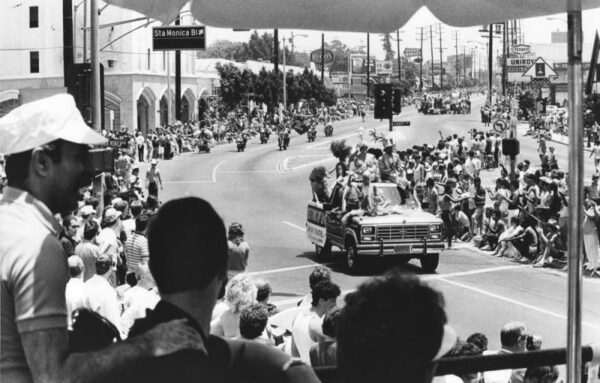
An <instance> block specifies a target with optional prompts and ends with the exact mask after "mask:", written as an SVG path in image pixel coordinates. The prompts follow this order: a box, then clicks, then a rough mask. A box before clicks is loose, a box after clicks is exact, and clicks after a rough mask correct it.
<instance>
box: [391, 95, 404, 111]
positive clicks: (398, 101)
mask: <svg viewBox="0 0 600 383" xmlns="http://www.w3.org/2000/svg"><path fill="white" fill-rule="evenodd" d="M393 94H394V97H393V108H392V109H393V112H394V114H400V113H401V112H402V95H401V91H400V89H394V92H393Z"/></svg>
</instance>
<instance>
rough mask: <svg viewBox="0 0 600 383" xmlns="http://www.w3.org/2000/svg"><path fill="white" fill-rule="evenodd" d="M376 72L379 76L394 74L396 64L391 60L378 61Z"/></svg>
mask: <svg viewBox="0 0 600 383" xmlns="http://www.w3.org/2000/svg"><path fill="white" fill-rule="evenodd" d="M375 66H376V70H377V74H392V73H393V69H394V64H393V63H392V61H391V60H385V61H381V60H377V62H376V65H375Z"/></svg>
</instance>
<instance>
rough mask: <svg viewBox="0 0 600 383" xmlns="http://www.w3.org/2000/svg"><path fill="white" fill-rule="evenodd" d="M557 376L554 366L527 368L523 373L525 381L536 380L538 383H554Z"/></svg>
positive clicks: (556, 369)
mask: <svg viewBox="0 0 600 383" xmlns="http://www.w3.org/2000/svg"><path fill="white" fill-rule="evenodd" d="M558 375H559V373H558V368H556V366H536V367H529V368H528V369H527V371H525V379H537V382H538V383H554V382H556V381H557V380H558Z"/></svg>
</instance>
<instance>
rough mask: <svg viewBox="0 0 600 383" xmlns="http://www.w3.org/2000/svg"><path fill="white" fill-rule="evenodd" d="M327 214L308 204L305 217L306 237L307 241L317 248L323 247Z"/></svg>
mask: <svg viewBox="0 0 600 383" xmlns="http://www.w3.org/2000/svg"><path fill="white" fill-rule="evenodd" d="M326 222H327V212H325V210H323V209H321V208H319V207H318V206H316V205H313V204H309V205H308V210H307V216H306V236H307V237H308V240H309V241H311V242H312V243H314V244H317V245H319V246H324V245H325V240H326V239H327V227H326Z"/></svg>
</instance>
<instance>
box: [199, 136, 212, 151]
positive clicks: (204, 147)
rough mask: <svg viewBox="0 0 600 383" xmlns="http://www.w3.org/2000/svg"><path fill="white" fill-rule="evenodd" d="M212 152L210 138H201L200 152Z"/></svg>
mask: <svg viewBox="0 0 600 383" xmlns="http://www.w3.org/2000/svg"><path fill="white" fill-rule="evenodd" d="M202 152H206V153H210V146H209V145H208V140H207V139H206V138H200V141H199V142H198V153H202Z"/></svg>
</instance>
